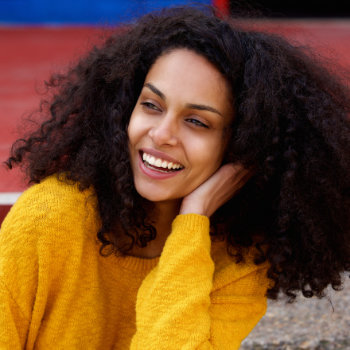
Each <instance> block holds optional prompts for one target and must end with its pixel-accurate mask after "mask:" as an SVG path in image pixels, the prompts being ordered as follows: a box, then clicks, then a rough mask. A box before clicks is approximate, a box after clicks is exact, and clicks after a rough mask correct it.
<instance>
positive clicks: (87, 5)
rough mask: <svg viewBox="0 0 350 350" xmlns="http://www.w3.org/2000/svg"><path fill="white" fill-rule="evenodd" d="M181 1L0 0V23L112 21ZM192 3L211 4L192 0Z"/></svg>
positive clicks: (126, 19)
mask: <svg viewBox="0 0 350 350" xmlns="http://www.w3.org/2000/svg"><path fill="white" fill-rule="evenodd" d="M193 3H194V1H185V0H182V1H181V0H172V1H166V0H129V1H128V0H124V1H123V0H58V1H55V0H0V24H96V25H98V24H100V25H105V24H114V23H118V22H122V21H128V20H130V19H132V18H135V17H138V16H140V15H142V14H144V13H146V12H150V11H152V10H155V9H159V8H162V7H166V6H172V5H183V4H193ZM195 3H196V4H206V5H209V4H211V1H209V0H196V1H195Z"/></svg>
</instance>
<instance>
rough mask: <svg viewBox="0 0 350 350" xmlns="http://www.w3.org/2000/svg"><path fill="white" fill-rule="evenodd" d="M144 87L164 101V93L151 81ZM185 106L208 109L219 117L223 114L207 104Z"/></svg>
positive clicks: (202, 109)
mask: <svg viewBox="0 0 350 350" xmlns="http://www.w3.org/2000/svg"><path fill="white" fill-rule="evenodd" d="M144 87H147V88H149V89H150V90H151V91H152V92H154V93H155V94H156V95H158V96H159V97H160V98H161V99H162V100H164V101H166V97H165V95H164V94H163V93H162V92H161V91H160V90H158V89H157V88H156V87H155V86H154V85H152V84H151V83H146V84H145V85H144ZM186 107H187V108H189V109H197V110H199V111H209V112H212V113H216V114H218V115H220V116H221V117H223V115H222V114H221V113H220V112H219V111H218V110H217V109H215V108H213V107H210V106H207V105H202V104H196V103H188V104H186Z"/></svg>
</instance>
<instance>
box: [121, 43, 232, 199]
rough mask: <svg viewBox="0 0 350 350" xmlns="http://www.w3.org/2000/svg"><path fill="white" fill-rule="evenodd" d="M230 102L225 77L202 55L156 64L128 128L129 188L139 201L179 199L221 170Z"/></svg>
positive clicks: (171, 56) (176, 53) (172, 55)
mask: <svg viewBox="0 0 350 350" xmlns="http://www.w3.org/2000/svg"><path fill="white" fill-rule="evenodd" d="M231 101H232V98H231V93H230V89H229V86H228V84H227V82H226V80H225V78H224V77H223V76H222V74H221V73H220V72H219V71H218V70H217V69H216V68H215V67H214V66H213V65H212V64H211V63H210V62H209V61H208V60H207V59H206V58H204V57H203V56H200V55H198V54H197V53H195V52H193V51H190V50H187V49H175V50H173V51H171V52H169V53H166V54H164V55H162V56H160V57H159V58H158V59H157V60H156V62H155V63H154V65H153V66H152V67H151V69H150V70H149V72H148V74H147V76H146V79H145V82H144V86H143V89H142V91H141V94H140V96H139V98H138V100H137V102H136V105H135V108H134V110H133V112H132V114H131V119H130V123H129V127H128V135H129V151H130V158H131V166H132V171H133V176H134V184H135V187H136V190H137V191H138V193H139V194H140V195H141V196H142V197H144V198H146V199H148V200H150V201H152V202H160V201H169V200H178V199H180V198H183V197H185V196H186V195H187V194H189V193H190V192H192V191H193V190H194V189H195V188H197V187H198V186H199V185H200V184H202V183H203V182H204V181H205V180H207V179H208V178H209V177H210V176H211V175H212V174H213V173H214V172H215V171H216V170H217V169H218V168H219V167H220V165H221V162H222V159H223V155H224V151H225V146H226V143H227V141H226V137H227V135H226V133H225V128H227V127H228V126H229V124H230V123H231V121H232V118H233V110H232V103H231Z"/></svg>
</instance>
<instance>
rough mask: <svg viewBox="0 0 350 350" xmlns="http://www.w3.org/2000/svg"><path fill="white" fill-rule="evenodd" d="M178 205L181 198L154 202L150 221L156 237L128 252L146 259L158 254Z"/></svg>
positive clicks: (160, 251) (176, 213)
mask: <svg viewBox="0 0 350 350" xmlns="http://www.w3.org/2000/svg"><path fill="white" fill-rule="evenodd" d="M180 205H181V200H179V201H167V202H156V203H154V209H153V211H152V222H153V226H154V227H155V229H156V230H157V237H156V239H155V240H153V241H151V242H149V243H148V244H147V247H145V248H140V247H137V246H134V247H133V248H132V249H131V251H130V252H129V254H130V255H133V256H136V257H141V258H148V259H150V258H155V257H158V256H160V255H161V253H162V250H163V247H164V244H165V241H166V239H167V238H168V236H169V234H170V232H171V224H172V222H173V220H174V219H175V217H176V216H177V215H178V213H179V210H180Z"/></svg>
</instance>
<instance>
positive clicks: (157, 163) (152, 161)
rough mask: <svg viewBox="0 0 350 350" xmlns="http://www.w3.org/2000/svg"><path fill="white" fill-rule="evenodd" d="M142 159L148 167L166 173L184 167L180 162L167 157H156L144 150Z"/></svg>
mask: <svg viewBox="0 0 350 350" xmlns="http://www.w3.org/2000/svg"><path fill="white" fill-rule="evenodd" d="M141 156H142V161H143V163H144V164H145V166H146V167H148V168H150V169H153V170H157V171H160V172H164V173H169V172H175V171H179V170H182V169H183V168H184V166H183V165H181V164H180V163H174V162H169V161H167V160H165V159H161V158H156V157H154V156H152V155H151V154H148V153H146V152H142V155H141Z"/></svg>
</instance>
